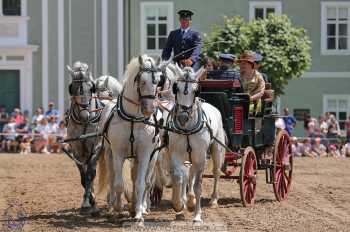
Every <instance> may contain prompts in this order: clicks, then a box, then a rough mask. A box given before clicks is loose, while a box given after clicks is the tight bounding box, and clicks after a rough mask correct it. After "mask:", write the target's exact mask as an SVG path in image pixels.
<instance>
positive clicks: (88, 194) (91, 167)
mask: <svg viewBox="0 0 350 232" xmlns="http://www.w3.org/2000/svg"><path fill="white" fill-rule="evenodd" d="M96 165H97V162H96V160H91V161H90V162H89V163H88V165H87V171H86V176H85V179H86V181H85V182H86V188H85V194H84V198H88V199H89V203H90V205H91V208H90V210H89V213H92V214H93V213H97V212H98V209H97V207H96V201H95V197H94V195H93V191H94V189H93V184H94V179H95V177H96Z"/></svg>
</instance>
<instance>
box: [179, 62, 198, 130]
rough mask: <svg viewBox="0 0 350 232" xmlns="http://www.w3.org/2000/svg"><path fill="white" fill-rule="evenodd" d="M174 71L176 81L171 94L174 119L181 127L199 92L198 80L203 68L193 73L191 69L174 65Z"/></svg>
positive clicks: (186, 119) (188, 116)
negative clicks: (173, 99) (174, 108)
mask: <svg viewBox="0 0 350 232" xmlns="http://www.w3.org/2000/svg"><path fill="white" fill-rule="evenodd" d="M175 69H176V73H177V79H176V82H175V83H174V84H173V94H174V95H175V104H176V114H177V115H176V117H177V119H178V120H179V122H180V124H181V126H184V125H185V124H186V122H188V120H189V118H190V115H191V114H192V111H193V106H194V104H195V100H196V97H197V96H198V94H199V92H200V89H199V84H198V80H199V77H200V76H201V74H202V72H203V68H201V69H199V70H198V71H197V72H194V71H193V69H192V68H191V67H185V68H184V69H181V68H180V67H179V66H178V65H177V64H176V66H175Z"/></svg>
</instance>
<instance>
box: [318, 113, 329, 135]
mask: <svg viewBox="0 0 350 232" xmlns="http://www.w3.org/2000/svg"><path fill="white" fill-rule="evenodd" d="M320 133H321V134H323V135H327V133H328V123H327V121H326V119H325V118H324V117H323V116H321V117H320Z"/></svg>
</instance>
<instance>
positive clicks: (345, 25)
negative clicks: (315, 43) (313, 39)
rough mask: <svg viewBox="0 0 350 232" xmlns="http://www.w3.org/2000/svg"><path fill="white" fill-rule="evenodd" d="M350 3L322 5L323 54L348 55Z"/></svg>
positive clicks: (349, 49) (349, 50)
mask: <svg viewBox="0 0 350 232" xmlns="http://www.w3.org/2000/svg"><path fill="white" fill-rule="evenodd" d="M349 27H350V3H345V2H341V3H337V2H332V3H330V2H325V3H322V29H323V30H322V43H323V46H322V51H323V54H325V53H327V52H330V53H333V54H337V53H339V54H341V53H347V54H349V52H350V48H349V43H350V37H349Z"/></svg>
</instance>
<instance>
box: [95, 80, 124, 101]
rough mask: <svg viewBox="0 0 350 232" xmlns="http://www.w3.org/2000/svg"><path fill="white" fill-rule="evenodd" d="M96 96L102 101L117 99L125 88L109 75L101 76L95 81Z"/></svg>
mask: <svg viewBox="0 0 350 232" xmlns="http://www.w3.org/2000/svg"><path fill="white" fill-rule="evenodd" d="M95 86H96V94H97V97H98V98H99V99H100V100H113V99H117V97H118V96H119V94H120V93H121V92H122V88H123V86H122V85H121V84H120V83H119V81H118V80H117V79H116V78H115V77H113V76H109V75H103V76H100V77H99V78H97V79H96V80H95Z"/></svg>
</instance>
